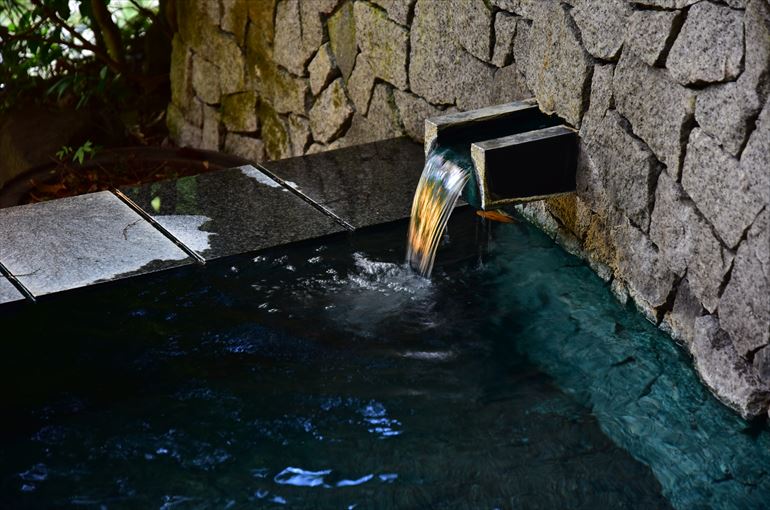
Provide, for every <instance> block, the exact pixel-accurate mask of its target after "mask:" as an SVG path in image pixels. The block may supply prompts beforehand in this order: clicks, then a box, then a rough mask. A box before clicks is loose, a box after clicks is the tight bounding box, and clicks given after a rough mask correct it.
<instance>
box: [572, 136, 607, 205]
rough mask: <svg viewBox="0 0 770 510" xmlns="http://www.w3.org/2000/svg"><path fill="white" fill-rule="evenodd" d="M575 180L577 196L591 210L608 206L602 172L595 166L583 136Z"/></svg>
mask: <svg viewBox="0 0 770 510" xmlns="http://www.w3.org/2000/svg"><path fill="white" fill-rule="evenodd" d="M575 180H576V187H577V195H578V197H580V199H581V200H582V201H583V202H585V203H586V204H588V207H590V208H591V210H592V211H594V212H600V211H606V210H607V209H608V208H609V206H610V203H609V198H608V197H607V192H606V189H605V185H604V172H603V170H600V169H599V168H598V167H597V165H596V163H594V161H593V159H592V158H591V153H590V150H589V148H588V146H587V145H586V143H585V138H583V139H582V140H581V143H580V151H579V152H578V163H577V169H576V175H575Z"/></svg>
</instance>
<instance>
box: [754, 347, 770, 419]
mask: <svg viewBox="0 0 770 510" xmlns="http://www.w3.org/2000/svg"><path fill="white" fill-rule="evenodd" d="M752 364H753V365H754V370H756V371H757V376H758V377H759V379H760V380H762V381H770V346H767V347H763V348H761V349H760V350H758V351H757V352H756V353H755V354H754V361H753V363H752ZM768 413H770V409H768Z"/></svg>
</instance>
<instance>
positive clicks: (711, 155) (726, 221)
mask: <svg viewBox="0 0 770 510" xmlns="http://www.w3.org/2000/svg"><path fill="white" fill-rule="evenodd" d="M766 171H767V169H766V168H764V169H761V168H753V167H752V166H750V165H740V164H739V163H738V160H736V159H735V158H733V157H731V156H730V155H729V154H727V153H726V152H724V151H723V150H722V149H720V148H719V144H718V143H717V141H716V140H714V139H713V138H711V137H710V136H709V135H707V134H706V133H704V132H703V130H701V129H697V128H696V129H694V130H693V131H692V134H691V135H690V141H689V143H688V145H687V158H686V159H685V162H684V170H683V172H682V186H683V187H684V189H685V191H687V193H688V194H689V195H690V198H692V199H693V201H694V202H695V205H696V207H697V208H698V210H699V211H700V212H701V213H703V215H704V216H705V217H706V219H707V220H708V221H709V222H710V223H711V224H712V225H713V226H714V228H715V230H716V232H717V234H718V235H719V237H720V238H721V239H722V241H723V242H724V243H725V245H726V246H727V247H728V248H734V247H735V246H736V245H737V244H738V241H740V239H741V237H742V236H743V233H744V232H745V231H746V229H747V228H748V227H749V226H750V225H751V222H752V221H754V217H755V216H756V215H757V213H758V212H759V211H760V209H762V207H763V206H764V205H765V204H766V200H767V199H766V197H765V196H763V193H764V190H763V188H764V186H763V183H762V181H765V182H766V179H763V178H762V172H766Z"/></svg>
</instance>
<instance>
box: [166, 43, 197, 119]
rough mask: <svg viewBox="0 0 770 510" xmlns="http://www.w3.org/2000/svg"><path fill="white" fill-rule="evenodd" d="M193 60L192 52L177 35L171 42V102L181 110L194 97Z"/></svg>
mask: <svg viewBox="0 0 770 510" xmlns="http://www.w3.org/2000/svg"><path fill="white" fill-rule="evenodd" d="M192 58H193V55H192V51H190V49H189V48H188V47H187V45H186V44H185V43H184V41H182V38H181V37H180V36H179V34H177V35H175V36H174V39H173V40H172V42H171V66H170V69H169V80H170V81H171V102H172V103H174V104H175V105H177V106H178V107H180V108H185V107H186V106H187V105H188V104H189V103H190V102H191V101H192V99H193V96H194V91H193V86H192Z"/></svg>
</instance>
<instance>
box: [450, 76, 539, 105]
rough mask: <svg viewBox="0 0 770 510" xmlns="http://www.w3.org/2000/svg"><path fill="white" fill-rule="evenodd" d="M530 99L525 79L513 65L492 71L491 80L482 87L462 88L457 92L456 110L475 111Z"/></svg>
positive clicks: (530, 92) (530, 95) (530, 94)
mask: <svg viewBox="0 0 770 510" xmlns="http://www.w3.org/2000/svg"><path fill="white" fill-rule="evenodd" d="M531 97H532V91H530V90H529V88H527V83H526V79H525V78H524V76H522V74H521V73H520V72H519V70H518V69H517V68H516V66H515V65H513V64H511V65H509V66H506V67H501V68H500V69H496V68H495V69H494V70H493V74H492V79H491V80H489V81H488V82H486V83H485V84H484V85H483V86H482V87H480V88H477V89H474V88H471V87H463V88H461V89H460V90H458V91H457V108H459V109H460V110H466V111H467V110H475V109H477V108H483V107H486V106H490V105H497V104H503V103H510V102H511V101H520V100H523V99H529V98H531Z"/></svg>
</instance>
